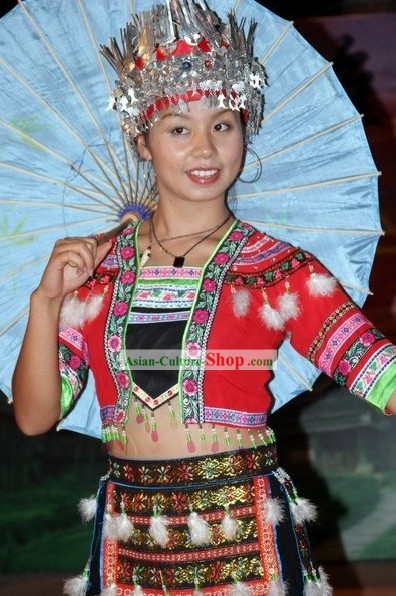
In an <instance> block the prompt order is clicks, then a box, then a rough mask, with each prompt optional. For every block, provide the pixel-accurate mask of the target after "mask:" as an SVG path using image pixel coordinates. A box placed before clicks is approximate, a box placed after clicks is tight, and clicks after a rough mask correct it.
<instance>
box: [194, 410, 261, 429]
mask: <svg viewBox="0 0 396 596" xmlns="http://www.w3.org/2000/svg"><path fill="white" fill-rule="evenodd" d="M205 422H212V423H214V424H216V423H217V424H229V425H231V426H237V427H254V426H256V427H257V426H264V425H265V424H266V422H267V414H266V413H257V414H254V413H250V412H239V411H237V410H229V409H226V408H209V407H205Z"/></svg>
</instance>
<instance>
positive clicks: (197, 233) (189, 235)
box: [158, 226, 217, 242]
mask: <svg viewBox="0 0 396 596" xmlns="http://www.w3.org/2000/svg"><path fill="white" fill-rule="evenodd" d="M216 227H217V226H212V227H211V228H207V229H206V230H201V231H200V232H193V233H192V234H181V235H180V236H171V237H170V238H161V239H159V240H158V242H170V241H171V240H179V239H180V238H190V237H191V236H199V235H200V234H205V233H206V232H211V231H212V230H213V232H214V231H215V229H216Z"/></svg>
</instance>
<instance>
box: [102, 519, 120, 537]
mask: <svg viewBox="0 0 396 596" xmlns="http://www.w3.org/2000/svg"><path fill="white" fill-rule="evenodd" d="M103 535H104V537H105V538H107V539H108V540H118V519H117V515H111V514H110V513H106V514H105V516H104V530H103Z"/></svg>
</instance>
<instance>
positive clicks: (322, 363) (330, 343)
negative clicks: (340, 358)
mask: <svg viewBox="0 0 396 596" xmlns="http://www.w3.org/2000/svg"><path fill="white" fill-rule="evenodd" d="M367 322H368V321H367V319H366V317H365V316H364V315H363V314H362V313H360V312H358V313H355V314H353V315H352V316H350V317H349V318H347V319H346V320H345V321H343V322H342V325H341V326H340V327H337V328H336V329H335V330H334V332H333V334H332V335H330V333H329V334H328V338H327V341H326V343H325V346H324V348H323V352H322V354H321V355H320V357H319V360H318V363H317V367H318V368H319V369H320V370H321V371H322V372H324V373H326V374H327V375H329V376H331V369H332V366H333V360H334V358H335V356H336V354H337V352H338V350H339V349H340V348H341V347H342V346H343V344H345V343H346V342H347V341H348V340H349V338H350V337H351V336H352V335H353V334H354V333H356V331H357V330H358V329H359V328H360V327H363V326H366V324H367Z"/></svg>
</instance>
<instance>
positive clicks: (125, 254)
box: [120, 246, 135, 259]
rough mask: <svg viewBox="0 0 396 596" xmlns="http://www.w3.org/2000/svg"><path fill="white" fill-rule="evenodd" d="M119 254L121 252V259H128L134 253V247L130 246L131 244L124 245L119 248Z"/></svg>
mask: <svg viewBox="0 0 396 596" xmlns="http://www.w3.org/2000/svg"><path fill="white" fill-rule="evenodd" d="M120 254H121V257H122V258H123V259H130V258H131V257H133V255H134V254H135V249H134V248H132V246H124V247H123V248H122V249H121V253H120Z"/></svg>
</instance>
